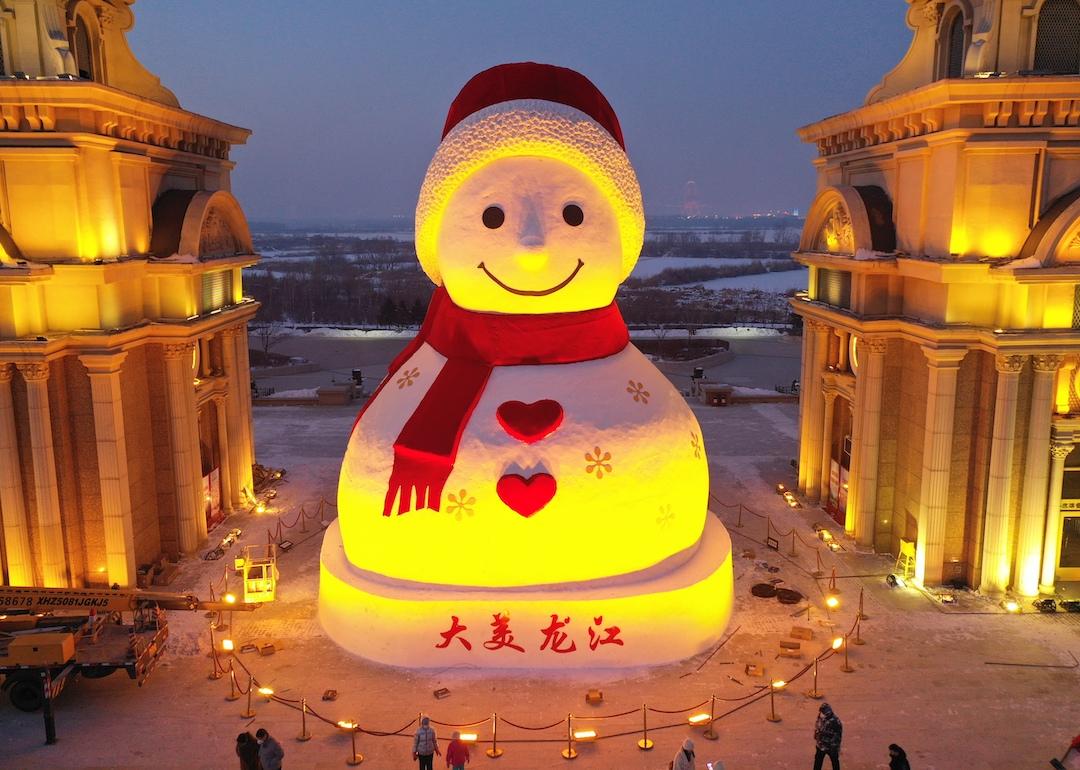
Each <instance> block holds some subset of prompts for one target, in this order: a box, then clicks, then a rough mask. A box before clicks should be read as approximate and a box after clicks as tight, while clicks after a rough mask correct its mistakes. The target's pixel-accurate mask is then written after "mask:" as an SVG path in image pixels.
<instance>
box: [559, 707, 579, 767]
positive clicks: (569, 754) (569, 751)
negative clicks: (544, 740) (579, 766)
mask: <svg viewBox="0 0 1080 770" xmlns="http://www.w3.org/2000/svg"><path fill="white" fill-rule="evenodd" d="M573 718H574V715H573V714H567V715H566V748H565V749H563V750H562V755H563V759H577V752H576V751H574V727H573V724H572V721H573Z"/></svg>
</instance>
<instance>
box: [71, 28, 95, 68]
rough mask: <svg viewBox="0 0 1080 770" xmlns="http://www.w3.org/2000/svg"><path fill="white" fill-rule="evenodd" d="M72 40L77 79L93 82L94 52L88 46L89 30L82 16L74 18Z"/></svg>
mask: <svg viewBox="0 0 1080 770" xmlns="http://www.w3.org/2000/svg"><path fill="white" fill-rule="evenodd" d="M74 38H75V39H74V41H73V42H74V46H73V48H74V49H75V51H74V53H75V66H76V68H77V69H78V71H79V77H81V78H83V79H84V80H94V51H93V48H91V46H90V29H89V27H87V26H86V21H85V20H84V19H83V17H82V16H76V17H75V35H74Z"/></svg>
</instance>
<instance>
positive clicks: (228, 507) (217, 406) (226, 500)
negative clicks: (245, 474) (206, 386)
mask: <svg viewBox="0 0 1080 770" xmlns="http://www.w3.org/2000/svg"><path fill="white" fill-rule="evenodd" d="M227 402H228V398H227V397H226V396H217V397H215V398H214V412H215V414H216V415H217V434H218V455H220V457H221V465H220V468H219V470H218V473H219V475H220V477H221V507H222V508H224V509H225V512H226V513H231V512H232V509H233V500H234V499H235V497H236V493H235V489H234V488H235V486H236V484H235V479H234V477H233V473H234V471H233V468H232V455H231V453H230V447H231V446H232V442H231V441H230V440H229V426H228V420H227V419H226V416H225V415H226V413H227V410H228V403H227Z"/></svg>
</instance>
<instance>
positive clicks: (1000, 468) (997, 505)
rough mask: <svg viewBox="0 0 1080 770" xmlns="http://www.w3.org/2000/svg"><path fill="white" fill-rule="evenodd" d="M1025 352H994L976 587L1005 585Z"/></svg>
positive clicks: (997, 589)
mask: <svg viewBox="0 0 1080 770" xmlns="http://www.w3.org/2000/svg"><path fill="white" fill-rule="evenodd" d="M1026 358H1027V356H1020V355H998V356H997V357H996V359H995V361H994V364H995V366H996V368H997V372H998V376H997V395H996V396H995V398H994V436H993V439H992V441H991V443H990V477H989V479H988V480H987V485H986V515H985V517H984V524H983V552H982V581H981V582H980V583H979V590H980V591H982V592H983V593H987V594H997V593H1002V592H1003V591H1004V590H1005V589H1006V588H1007V587H1008V586H1009V573H1010V571H1011V567H1012V560H1011V559H1010V558H1009V550H1008V546H1009V500H1010V499H1011V497H1012V470H1013V445H1014V444H1015V439H1016V391H1017V388H1018V387H1019V384H1020V370H1021V369H1023V368H1024V361H1025V359H1026Z"/></svg>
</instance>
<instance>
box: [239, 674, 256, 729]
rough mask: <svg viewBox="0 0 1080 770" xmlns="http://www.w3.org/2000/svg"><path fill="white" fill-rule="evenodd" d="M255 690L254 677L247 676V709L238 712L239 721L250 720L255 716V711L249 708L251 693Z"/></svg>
mask: <svg viewBox="0 0 1080 770" xmlns="http://www.w3.org/2000/svg"><path fill="white" fill-rule="evenodd" d="M254 689H255V677H254V676H252V675H251V674H248V691H247V708H246V709H245V710H244V711H242V712H240V718H241V719H251V718H252V717H253V716H255V709H253V708H252V707H251V691H252V690H254Z"/></svg>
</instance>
